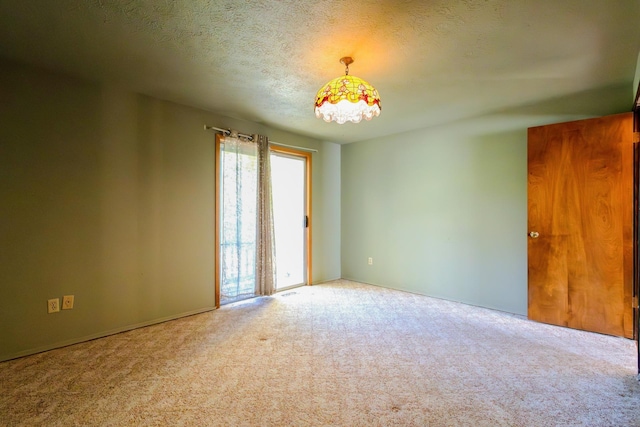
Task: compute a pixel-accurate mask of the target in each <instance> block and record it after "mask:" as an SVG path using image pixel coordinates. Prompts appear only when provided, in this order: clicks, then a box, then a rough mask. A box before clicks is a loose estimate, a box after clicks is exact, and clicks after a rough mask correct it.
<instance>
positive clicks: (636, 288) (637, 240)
mask: <svg viewBox="0 0 640 427" xmlns="http://www.w3.org/2000/svg"><path fill="white" fill-rule="evenodd" d="M632 110H633V295H632V304H633V316H634V322H633V325H634V331H633V337H634V339H635V340H636V348H637V361H638V380H640V308H639V304H638V299H639V298H640V250H639V244H640V201H639V200H640V84H639V85H638V88H637V90H636V98H635V100H634V103H633V108H632Z"/></svg>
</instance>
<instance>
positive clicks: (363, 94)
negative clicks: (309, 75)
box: [315, 57, 381, 124]
mask: <svg viewBox="0 0 640 427" xmlns="http://www.w3.org/2000/svg"><path fill="white" fill-rule="evenodd" d="M340 62H341V63H342V64H344V65H345V66H346V70H345V75H344V76H340V77H338V78H335V79H333V80H331V81H330V82H329V83H327V84H325V85H324V86H322V88H320V90H319V91H318V93H317V95H316V108H315V111H316V117H318V118H322V119H323V120H324V121H325V122H331V121H335V122H337V123H339V124H343V123H346V122H353V123H358V122H359V121H361V120H362V119H363V118H364V119H366V120H371V119H372V118H373V117H374V116H379V115H380V110H381V107H380V95H378V91H377V90H376V89H375V88H374V87H373V86H371V85H370V84H369V83H367V82H366V81H364V80H362V79H361V78H358V77H355V76H350V75H349V64H351V63H352V62H353V59H351V58H349V57H345V58H342V59H340Z"/></svg>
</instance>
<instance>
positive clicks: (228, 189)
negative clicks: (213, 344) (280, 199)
mask: <svg viewBox="0 0 640 427" xmlns="http://www.w3.org/2000/svg"><path fill="white" fill-rule="evenodd" d="M219 155H220V177H219V179H220V200H219V201H218V203H219V204H220V205H219V206H220V208H219V209H220V224H219V227H220V303H221V304H227V303H230V302H234V301H239V300H241V299H245V298H250V297H253V296H254V295H255V288H256V285H255V283H256V277H255V265H256V209H257V203H256V200H257V174H258V168H257V146H256V145H255V144H251V143H247V142H244V141H240V140H235V139H232V138H229V139H225V141H224V142H223V143H221V144H220V153H219Z"/></svg>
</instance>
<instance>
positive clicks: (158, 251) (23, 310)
mask: <svg viewBox="0 0 640 427" xmlns="http://www.w3.org/2000/svg"><path fill="white" fill-rule="evenodd" d="M0 93H2V97H3V99H2V102H1V103H0V200H1V203H0V236H1V241H2V244H1V245H0V283H1V284H2V285H1V286H0V360H5V359H9V358H12V357H17V356H20V355H25V354H30V353H33V352H37V351H41V350H45V349H49V348H53V347H57V346H60V345H64V344H69V343H73V342H78V341H82V340H85V339H89V338H93V337H98V336H103V335H106V334H109V333H112V332H116V331H121V330H126V329H130V328H132V327H136V326H140V325H145V324H151V323H154V322H157V321H161V320H165V319H170V318H175V317H179V316H182V315H185V314H189V313H194V312H198V311H203V310H208V309H211V308H212V307H213V305H214V289H213V282H214V281H213V278H214V264H213V261H214V248H213V240H214V188H215V176H214V175H215V173H214V168H215V165H214V148H215V147H214V134H213V133H212V132H207V131H204V129H203V126H204V124H208V125H213V126H219V127H225V128H226V127H231V128H235V129H238V130H239V131H241V132H244V133H263V134H266V135H268V136H270V137H271V138H272V139H274V140H276V141H278V142H282V143H286V144H292V145H297V146H305V147H309V148H315V149H318V150H319V152H318V153H315V154H314V155H313V167H314V183H313V184H314V188H313V190H314V191H313V194H314V199H313V207H314V211H313V213H314V216H317V217H321V216H323V215H324V214H326V213H327V212H328V213H329V214H330V215H327V216H328V218H327V219H318V221H317V223H316V224H314V225H315V226H316V227H317V231H318V232H320V233H321V237H320V238H315V239H314V241H313V242H314V244H313V262H314V281H316V282H317V281H323V280H329V279H333V278H337V277H340V252H339V250H337V251H336V248H338V249H339V246H340V229H339V221H340V218H339V212H340V211H339V209H340V200H339V191H338V192H335V191H334V190H335V189H334V187H336V182H335V181H327V180H325V179H323V178H322V177H323V176H324V175H325V174H326V175H334V176H338V177H339V173H340V147H339V146H337V145H335V144H331V143H327V142H322V141H317V140H314V139H311V138H305V137H301V136H297V135H294V134H291V133H287V132H281V131H275V130H273V129H270V128H268V127H266V126H263V125H259V124H256V123H251V122H247V121H241V120H235V119H230V118H227V117H224V116H222V115H218V114H213V113H209V112H206V111H202V110H197V109H194V108H189V107H185V106H181V105H177V104H174V103H170V102H165V101H161V100H158V99H153V98H150V97H147V96H143V95H138V94H135V93H131V92H129V91H127V90H124V89H121V88H115V87H109V86H104V85H99V84H97V83H91V82H86V81H82V80H78V79H74V78H70V77H65V76H60V75H57V74H52V73H49V72H46V71H42V70H39V69H35V68H31V67H28V66H23V65H19V64H15V63H11V62H0ZM338 179H339V178H338ZM325 185H326V186H327V188H324V186H325ZM337 186H338V187H339V181H338V184H337ZM329 206H331V207H329ZM336 212H337V213H336ZM336 218H337V219H336ZM336 221H337V222H336ZM68 294H72V295H75V308H74V309H73V310H65V311H61V312H59V313H55V314H47V312H46V301H47V299H49V298H61V297H62V296H63V295H68Z"/></svg>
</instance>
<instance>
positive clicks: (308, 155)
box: [269, 145, 313, 286]
mask: <svg viewBox="0 0 640 427" xmlns="http://www.w3.org/2000/svg"><path fill="white" fill-rule="evenodd" d="M269 150H270V151H271V152H274V153H281V154H286V155H289V156H295V157H301V158H304V160H305V192H306V198H305V215H306V218H307V221H306V227H305V242H306V248H305V249H306V254H307V256H306V259H305V263H306V264H307V265H306V269H305V270H306V273H307V274H306V276H307V277H305V282H306V284H307V286H310V285H311V277H312V275H311V259H312V257H311V236H312V233H311V229H312V224H313V221H312V220H311V200H312V197H311V196H312V194H311V157H312V156H311V153H310V152H308V151H301V150H296V149H295V148H289V147H282V146H279V145H271V146H269Z"/></svg>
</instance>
